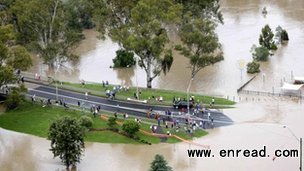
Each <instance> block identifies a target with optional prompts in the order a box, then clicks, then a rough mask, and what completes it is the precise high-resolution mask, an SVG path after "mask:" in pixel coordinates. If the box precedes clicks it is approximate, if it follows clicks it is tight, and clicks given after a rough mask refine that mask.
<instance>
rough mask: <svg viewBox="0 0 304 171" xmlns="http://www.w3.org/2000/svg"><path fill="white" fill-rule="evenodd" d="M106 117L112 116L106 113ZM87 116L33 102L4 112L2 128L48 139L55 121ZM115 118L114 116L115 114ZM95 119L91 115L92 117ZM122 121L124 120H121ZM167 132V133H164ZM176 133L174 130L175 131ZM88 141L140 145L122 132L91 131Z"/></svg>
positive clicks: (103, 124) (99, 125)
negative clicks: (66, 117)
mask: <svg viewBox="0 0 304 171" xmlns="http://www.w3.org/2000/svg"><path fill="white" fill-rule="evenodd" d="M105 114H106V115H111V114H110V113H105ZM82 115H83V114H82V113H81V112H79V111H76V110H72V109H69V110H65V109H63V108H60V107H56V106H52V107H41V106H40V105H38V104H32V103H29V102H24V103H23V104H22V105H21V106H20V107H19V108H17V109H15V110H12V111H9V112H5V113H0V127H2V128H5V129H9V130H13V131H17V132H22V133H27V134H32V135H36V136H39V137H47V132H48V128H49V125H50V124H51V123H52V121H54V120H56V119H58V118H60V117H63V116H71V117H75V118H79V117H81V116H82ZM112 115H113V114H112ZM89 116H90V117H91V115H89ZM92 119H93V122H94V123H93V128H107V127H108V125H107V121H104V120H101V119H100V118H99V117H96V118H92ZM129 119H131V120H134V117H132V116H130V117H129ZM120 121H122V119H120ZM143 121H144V122H148V123H154V124H156V121H155V120H154V119H148V118H146V119H143ZM150 125H151V124H146V123H143V124H142V125H141V129H143V130H146V131H149V132H150V131H151V130H150ZM164 131H165V132H166V130H164ZM171 132H172V133H173V131H171ZM206 133H207V132H205V131H203V130H200V131H197V132H195V134H194V137H201V136H203V135H205V134H206ZM137 135H138V136H139V137H140V138H141V139H143V140H146V141H148V142H150V143H152V144H157V143H160V138H158V137H154V136H148V135H144V134H143V133H141V132H138V133H137ZM177 135H178V136H180V137H182V138H184V139H191V138H192V137H190V136H188V135H186V133H182V132H180V133H178V134H177ZM85 140H86V141H91V142H101V143H125V144H139V143H138V142H136V141H134V140H133V139H130V138H128V137H125V136H123V135H120V134H118V133H114V132H111V131H90V132H87V134H86V137H85ZM176 142H180V140H177V139H175V138H169V139H168V143H176Z"/></svg>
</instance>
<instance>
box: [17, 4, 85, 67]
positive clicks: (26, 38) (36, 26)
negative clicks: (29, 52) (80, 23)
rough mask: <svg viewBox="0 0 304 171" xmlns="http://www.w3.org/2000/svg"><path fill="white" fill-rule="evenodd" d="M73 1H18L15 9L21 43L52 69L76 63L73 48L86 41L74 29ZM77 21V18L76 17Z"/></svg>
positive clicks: (77, 30) (76, 57) (78, 31)
mask: <svg viewBox="0 0 304 171" xmlns="http://www.w3.org/2000/svg"><path fill="white" fill-rule="evenodd" d="M70 1H71V0H67V1H63V0H16V2H15V3H14V5H13V6H12V8H11V11H12V13H13V14H14V15H15V16H16V23H15V26H16V28H17V30H18V32H19V37H18V39H19V41H21V42H22V43H24V44H29V45H30V47H31V48H32V49H33V50H35V51H36V52H37V53H38V54H39V55H40V57H42V59H43V61H44V63H45V64H48V65H49V66H50V67H54V66H55V65H61V64H63V63H64V62H67V61H72V62H76V61H77V60H78V56H77V55H74V54H73V53H72V52H73V51H72V49H73V48H74V47H76V45H77V44H78V42H80V40H81V39H82V38H83V35H82V33H81V30H79V29H78V28H72V27H71V25H70V24H67V23H69V22H70V21H71V18H69V17H72V16H71V15H70V14H69V12H70V10H69V8H68V4H69V3H70ZM75 19H76V20H77V18H75Z"/></svg>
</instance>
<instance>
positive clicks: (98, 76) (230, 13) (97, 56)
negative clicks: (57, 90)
mask: <svg viewBox="0 0 304 171" xmlns="http://www.w3.org/2000/svg"><path fill="white" fill-rule="evenodd" d="M221 4H222V12H223V15H224V18H225V21H224V22H225V24H224V25H219V26H218V28H217V33H218V35H219V38H220V41H221V43H222V45H223V50H224V55H225V60H224V61H222V62H220V63H218V64H215V65H214V66H210V67H206V68H205V69H203V70H202V71H201V72H199V73H198V75H197V76H196V78H195V80H194V82H193V84H192V87H191V91H196V92H201V93H210V94H215V95H230V94H234V93H235V92H236V89H237V88H238V87H239V86H240V85H241V84H242V83H244V82H245V81H246V80H248V78H250V77H251V75H247V74H246V73H245V70H243V71H242V70H241V68H242V67H240V65H239V63H240V62H239V61H245V62H249V61H251V53H250V48H251V46H252V45H253V44H258V37H259V34H260V30H261V28H262V27H263V26H264V25H265V24H269V25H270V26H271V28H272V29H275V28H276V27H277V26H278V25H280V26H282V27H283V28H285V29H286V30H287V31H288V33H289V37H290V41H289V43H288V44H286V45H283V46H282V47H280V48H279V50H277V51H276V52H275V55H274V56H272V57H271V59H270V60H269V61H268V62H265V63H262V64H261V65H262V66H261V69H262V73H261V74H260V75H259V76H258V77H257V79H256V80H255V81H254V82H253V83H252V84H251V85H249V87H248V88H249V89H258V90H265V89H267V90H271V89H272V86H275V87H279V86H280V85H281V82H282V81H283V80H286V81H287V80H288V79H290V78H291V73H292V74H293V75H295V76H303V74H304V73H303V70H302V67H301V66H302V65H303V64H304V60H302V56H301V54H303V52H304V49H303V48H302V45H303V44H304V39H303V37H304V32H303V31H302V30H301V28H303V26H304V23H303V21H304V17H303V15H302V14H303V10H304V2H303V1H298V0H291V1H285V0H279V1H257V0H245V1H239V0H222V1H221ZM263 7H266V8H267V11H268V14H267V15H266V16H263V15H262V14H261V11H262V8H263ZM85 35H86V40H84V41H83V42H82V43H81V44H80V46H79V48H78V49H77V50H76V52H77V54H79V55H80V56H81V59H80V63H79V65H78V66H77V67H74V68H73V67H71V66H69V67H66V68H62V69H61V70H60V71H59V73H58V74H57V77H58V78H60V79H64V80H69V81H75V82H77V81H79V80H80V79H84V80H87V81H94V82H101V81H102V80H108V81H109V82H111V83H116V84H121V83H122V84H128V85H136V75H137V78H138V84H139V86H145V85H146V75H145V72H144V71H143V70H141V69H139V68H138V69H136V68H135V67H133V68H128V69H111V68H109V66H110V65H112V58H113V57H114V56H115V51H116V50H117V49H118V48H119V46H118V45H117V44H116V43H113V42H112V41H110V40H109V39H106V40H98V39H97V38H96V36H97V33H96V32H94V31H92V30H87V31H85ZM174 57H175V61H174V63H173V66H172V69H171V71H170V72H169V74H167V75H166V76H165V75H161V76H160V77H159V78H157V79H155V80H154V82H153V86H154V87H161V88H166V89H177V90H186V88H187V84H188V80H189V75H190V70H189V68H187V66H188V61H187V59H185V58H184V57H182V56H181V55H179V54H178V53H175V54H174ZM36 64H37V65H35V66H34V67H33V69H32V70H31V71H33V72H41V73H43V74H49V73H48V72H46V70H47V67H46V66H44V65H41V62H37V63H36ZM263 74H264V75H265V81H264V82H263V79H262V75H263ZM281 80H282V81H281Z"/></svg>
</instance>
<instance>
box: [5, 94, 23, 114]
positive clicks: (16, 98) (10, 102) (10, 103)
mask: <svg viewBox="0 0 304 171" xmlns="http://www.w3.org/2000/svg"><path fill="white" fill-rule="evenodd" d="M20 103H21V97H20V94H19V91H17V90H13V91H12V92H11V93H10V94H9V95H8V96H7V99H6V100H5V105H6V107H7V110H13V109H15V108H17V107H18V106H19V105H20Z"/></svg>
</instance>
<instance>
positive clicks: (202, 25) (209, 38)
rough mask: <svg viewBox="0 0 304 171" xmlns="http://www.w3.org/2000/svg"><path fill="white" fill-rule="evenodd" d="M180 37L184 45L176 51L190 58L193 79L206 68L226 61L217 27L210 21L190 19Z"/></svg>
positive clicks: (181, 30)
mask: <svg viewBox="0 0 304 171" xmlns="http://www.w3.org/2000/svg"><path fill="white" fill-rule="evenodd" d="M179 36H180V37H181V41H182V43H183V45H177V46H176V47H175V49H176V50H178V51H180V53H181V54H182V55H183V56H185V57H187V58H189V61H190V66H191V78H192V79H193V78H194V77H195V75H196V74H197V73H198V72H199V71H200V70H201V69H203V68H204V67H206V66H209V65H213V64H215V63H217V62H219V61H221V60H223V59H224V58H223V55H222V51H221V45H220V43H219V41H218V37H217V34H216V33H215V25H214V23H213V22H211V21H209V20H208V19H194V20H193V19H191V18H189V22H187V24H184V25H183V26H182V28H181V29H180V32H179Z"/></svg>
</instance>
